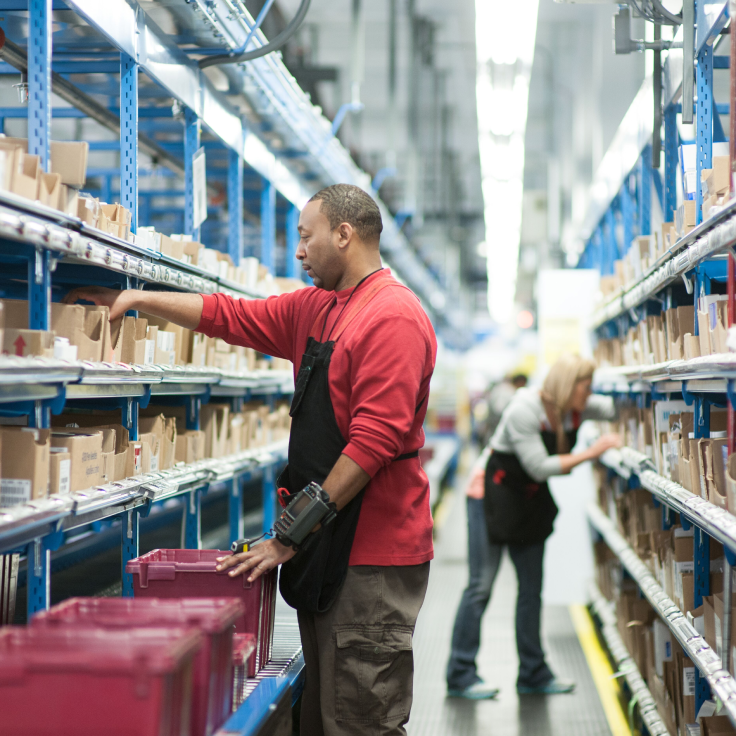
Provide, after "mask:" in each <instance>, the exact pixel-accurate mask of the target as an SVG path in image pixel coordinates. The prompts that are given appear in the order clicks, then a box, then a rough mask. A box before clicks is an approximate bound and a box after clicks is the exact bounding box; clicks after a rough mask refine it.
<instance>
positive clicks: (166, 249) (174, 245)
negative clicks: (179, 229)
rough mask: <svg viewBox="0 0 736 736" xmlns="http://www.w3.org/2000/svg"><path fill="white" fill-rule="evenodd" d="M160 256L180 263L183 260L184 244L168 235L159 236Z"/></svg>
mask: <svg viewBox="0 0 736 736" xmlns="http://www.w3.org/2000/svg"><path fill="white" fill-rule="evenodd" d="M161 254H162V255H165V256H169V258H174V259H176V260H177V261H181V260H182V259H183V258H184V243H183V242H181V241H180V240H173V239H172V238H170V237H169V236H168V235H162V236H161Z"/></svg>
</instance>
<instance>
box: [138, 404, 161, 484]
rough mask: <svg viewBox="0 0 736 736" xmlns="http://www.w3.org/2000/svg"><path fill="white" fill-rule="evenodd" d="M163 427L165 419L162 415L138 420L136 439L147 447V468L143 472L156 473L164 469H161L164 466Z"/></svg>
mask: <svg viewBox="0 0 736 736" xmlns="http://www.w3.org/2000/svg"><path fill="white" fill-rule="evenodd" d="M165 426H166V417H165V416H164V415H163V414H159V415H158V416H155V417H139V419H138V439H139V440H140V441H141V442H144V443H146V444H147V445H148V453H147V455H148V458H149V459H148V468H147V470H146V471H144V472H151V473H157V472H158V471H159V470H164V469H165V468H163V467H162V465H164V464H165V457H164V455H165V451H164V447H163V443H164V432H165ZM144 465H145V463H144Z"/></svg>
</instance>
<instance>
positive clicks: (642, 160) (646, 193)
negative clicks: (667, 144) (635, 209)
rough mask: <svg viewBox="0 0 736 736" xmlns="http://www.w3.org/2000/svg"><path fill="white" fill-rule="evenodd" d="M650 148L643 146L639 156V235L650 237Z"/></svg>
mask: <svg viewBox="0 0 736 736" xmlns="http://www.w3.org/2000/svg"><path fill="white" fill-rule="evenodd" d="M651 163H652V147H651V146H650V145H646V146H644V150H643V151H642V153H641V156H639V172H638V174H639V177H638V178H639V181H638V187H639V235H651V234H652V227H651V210H652V169H651Z"/></svg>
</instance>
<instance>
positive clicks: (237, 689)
mask: <svg viewBox="0 0 736 736" xmlns="http://www.w3.org/2000/svg"><path fill="white" fill-rule="evenodd" d="M255 651H256V637H255V636H253V634H235V636H234V638H233V710H235V709H236V708H237V707H239V706H240V705H241V704H242V703H243V701H244V700H245V695H246V693H245V687H246V685H247V684H248V678H249V677H254V676H255V674H256V672H255V669H256V664H255V656H254V655H255Z"/></svg>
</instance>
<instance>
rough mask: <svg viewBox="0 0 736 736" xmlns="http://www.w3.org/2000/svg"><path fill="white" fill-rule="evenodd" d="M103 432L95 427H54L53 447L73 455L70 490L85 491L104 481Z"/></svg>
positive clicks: (52, 435)
mask: <svg viewBox="0 0 736 736" xmlns="http://www.w3.org/2000/svg"><path fill="white" fill-rule="evenodd" d="M102 440H103V436H102V432H97V431H94V430H93V429H73V428H65V429H54V431H53V432H52V434H51V444H52V446H53V447H60V448H63V449H64V450H66V451H67V452H68V453H69V455H70V456H71V461H72V463H71V487H70V491H71V492H72V493H73V492H74V491H84V490H86V489H87V488H92V487H94V486H97V485H100V483H101V482H102Z"/></svg>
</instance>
